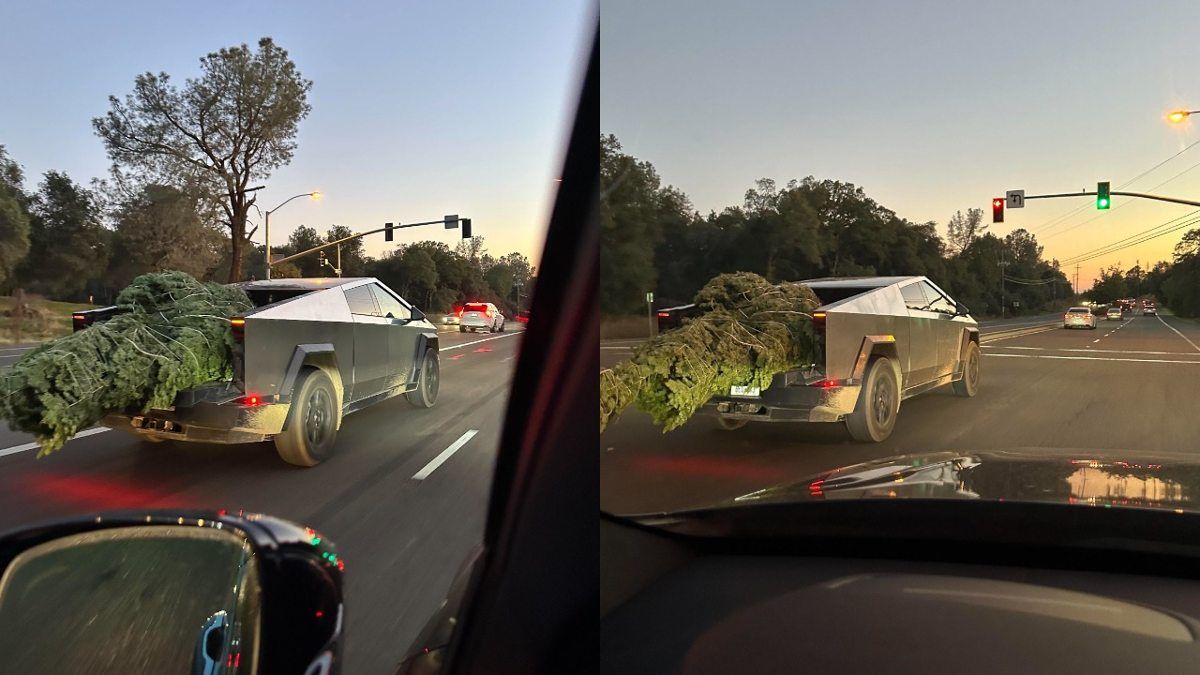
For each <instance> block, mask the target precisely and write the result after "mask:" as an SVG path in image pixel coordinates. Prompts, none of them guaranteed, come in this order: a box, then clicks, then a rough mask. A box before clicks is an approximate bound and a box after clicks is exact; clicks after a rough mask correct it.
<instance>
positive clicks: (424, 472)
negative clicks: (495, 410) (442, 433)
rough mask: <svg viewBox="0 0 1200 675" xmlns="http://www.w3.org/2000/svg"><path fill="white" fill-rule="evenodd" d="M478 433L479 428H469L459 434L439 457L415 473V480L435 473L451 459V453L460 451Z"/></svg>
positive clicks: (423, 478)
mask: <svg viewBox="0 0 1200 675" xmlns="http://www.w3.org/2000/svg"><path fill="white" fill-rule="evenodd" d="M477 433H479V430H478V429H467V431H466V433H464V434H463V435H462V436H459V437H458V440H457V441H454V442H453V443H451V444H450V447H448V448H446V449H445V450H443V451H441V453H439V454H438V456H437V457H434V458H433V459H431V460H429V463H428V464H426V465H425V467H424V468H422V469H421V470H420V471H418V472H416V473H415V474H413V480H425V479H426V478H428V477H429V474H431V473H433V472H434V470H435V469H437V468H438V467H439V466H441V465H442V463H443V462H445V461H446V460H448V459H450V455H453V454H454V453H456V452H458V450H459V448H461V447H462V446H464V445H466V444H467V441H469V440H471V439H472V438H474V437H475V434H477Z"/></svg>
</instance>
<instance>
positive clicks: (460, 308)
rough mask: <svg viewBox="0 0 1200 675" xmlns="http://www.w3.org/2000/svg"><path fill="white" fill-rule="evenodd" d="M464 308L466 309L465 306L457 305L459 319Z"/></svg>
mask: <svg viewBox="0 0 1200 675" xmlns="http://www.w3.org/2000/svg"><path fill="white" fill-rule="evenodd" d="M464 309H466V308H465V307H459V308H458V318H460V319H461V318H462V313H463V310H464Z"/></svg>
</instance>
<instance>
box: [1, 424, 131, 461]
mask: <svg viewBox="0 0 1200 675" xmlns="http://www.w3.org/2000/svg"><path fill="white" fill-rule="evenodd" d="M106 431H112V429H109V428H108V427H92V428H91V429H84V430H83V431H81V432H79V433H77V434H75V435H74V436H72V437H71V438H70V439H68V441H67V442H68V443H69V442H70V441H73V440H75V439H76V438H84V437H85V436H94V435H96V434H102V433H104V432H106ZM38 447H40V446H39V445H38V444H37V443H23V444H21V445H14V446H12V447H11V448H4V449H3V450H0V457H5V456H7V455H15V454H17V453H18V452H25V451H26V450H36V449H37V448H38Z"/></svg>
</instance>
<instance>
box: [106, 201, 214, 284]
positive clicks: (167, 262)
mask: <svg viewBox="0 0 1200 675" xmlns="http://www.w3.org/2000/svg"><path fill="white" fill-rule="evenodd" d="M200 201H201V200H200V198H199V197H198V196H196V195H194V194H192V195H189V194H187V193H185V192H183V191H181V190H179V189H178V188H175V187H171V186H167V185H146V186H144V187H143V188H142V190H141V191H140V192H139V193H137V194H136V195H133V196H132V197H130V198H128V199H126V200H124V201H123V202H121V203H119V204H118V205H117V206H116V208H115V209H114V210H113V213H112V221H113V223H114V225H115V230H114V232H113V254H112V259H111V262H110V266H109V273H108V276H107V279H106V281H107V282H108V283H109V284H110V285H111V286H113V287H114V288H117V289H120V288H124V287H125V286H128V285H129V283H130V282H131V281H133V279H134V278H135V277H138V276H140V275H142V274H145V273H147V272H162V271H167V270H177V271H180V272H186V273H188V274H190V275H192V276H193V277H196V278H197V279H204V278H206V277H208V276H209V275H210V273H211V272H212V271H213V269H214V268H216V267H217V265H218V263H220V261H221V253H222V250H223V248H224V246H225V239H224V237H223V236H222V232H221V230H219V229H217V228H216V227H214V226H213V225H211V224H208V223H206V222H204V221H203V220H202V219H201V216H200V212H199V202H200Z"/></svg>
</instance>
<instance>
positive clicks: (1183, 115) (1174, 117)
mask: <svg viewBox="0 0 1200 675" xmlns="http://www.w3.org/2000/svg"><path fill="white" fill-rule="evenodd" d="M1194 113H1200V110H1172V111H1171V112H1169V113H1167V121H1168V122H1170V123H1171V124H1179V123H1180V122H1182V121H1184V120H1186V119H1187V118H1188V115H1192V114H1194Z"/></svg>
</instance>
